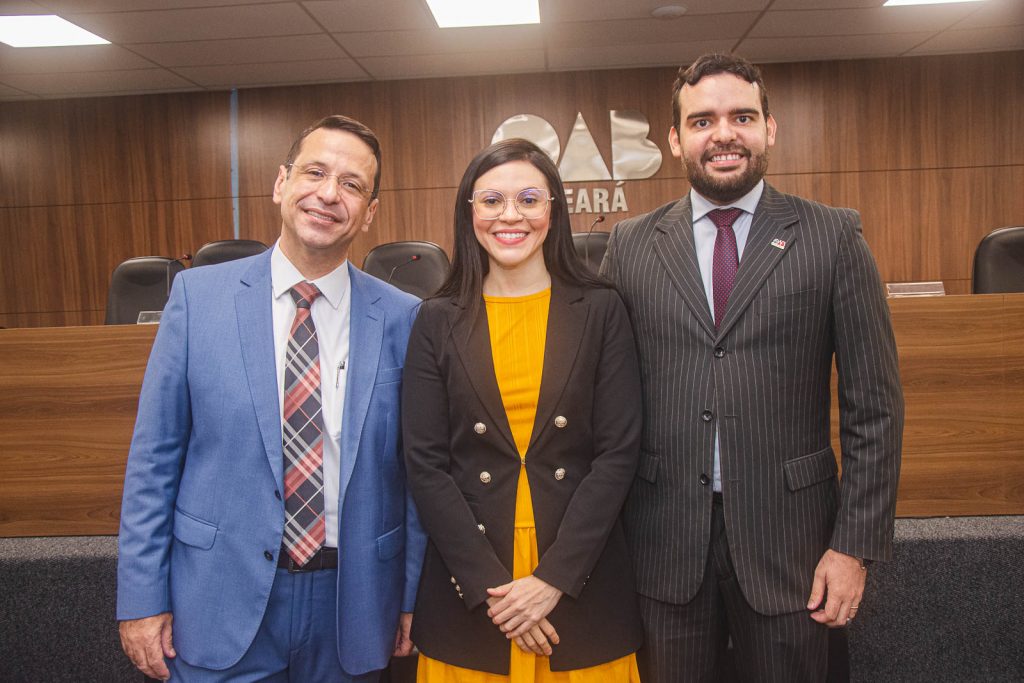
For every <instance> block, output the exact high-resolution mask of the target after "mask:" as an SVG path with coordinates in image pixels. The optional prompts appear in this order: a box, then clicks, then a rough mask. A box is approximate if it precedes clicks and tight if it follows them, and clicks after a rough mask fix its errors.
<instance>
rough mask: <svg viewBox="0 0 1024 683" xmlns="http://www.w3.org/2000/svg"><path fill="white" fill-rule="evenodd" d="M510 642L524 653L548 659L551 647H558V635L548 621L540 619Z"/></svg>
mask: <svg viewBox="0 0 1024 683" xmlns="http://www.w3.org/2000/svg"><path fill="white" fill-rule="evenodd" d="M512 641H513V642H514V643H515V644H516V645H518V646H519V649H520V650H523V651H524V652H533V653H534V654H538V655H544V656H545V657H550V656H551V653H552V651H553V649H552V647H551V646H552V645H558V633H556V632H555V627H554V626H552V625H551V622H550V621H548V620H547V619H541V620H540V623H538V624H537V625H536V626H534V627H533V628H531V629H530V630H529V631H527V632H526V633H524V634H523V635H521V636H519V637H518V638H513V639H512Z"/></svg>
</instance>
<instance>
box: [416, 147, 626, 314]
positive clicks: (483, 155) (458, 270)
mask: <svg viewBox="0 0 1024 683" xmlns="http://www.w3.org/2000/svg"><path fill="white" fill-rule="evenodd" d="M511 161H525V162H527V163H529V164H530V165H532V166H533V167H534V168H536V169H537V170H538V171H540V172H541V173H542V174H543V175H544V179H545V180H547V183H548V190H550V192H551V198H552V199H551V208H550V211H551V217H550V221H551V222H550V225H549V227H548V235H547V237H546V238H545V239H544V246H543V253H544V265H545V266H546V267H547V269H548V273H549V274H550V275H551V278H552V279H553V280H558V281H559V282H561V283H564V284H569V285H576V286H580V287H608V286H609V284H608V283H607V282H605V281H604V280H603V279H601V278H600V277H598V276H597V275H595V274H593V273H592V272H591V271H590V269H588V268H587V267H586V266H585V265H584V264H583V262H582V261H581V260H580V259H579V257H578V256H577V255H576V250H575V249H574V248H573V246H572V227H571V226H570V224H569V211H568V207H567V206H566V204H565V189H564V188H563V186H562V179H561V178H560V177H559V176H558V169H557V168H555V164H554V162H553V161H551V157H549V156H548V155H547V154H545V153H544V152H543V151H541V149H540V148H539V147H537V145H535V144H533V143H532V142H530V141H529V140H523V139H522V138H511V139H509V140H502V141H501V142H495V143H494V144H492V145H491V146H490V147H487V148H486V149H484V150H482V151H481V152H480V153H479V154H477V155H476V156H475V157H473V160H472V161H471V162H469V166H467V167H466V172H465V173H464V174H463V175H462V182H460V183H459V192H458V194H457V195H456V197H455V219H454V226H455V248H454V249H453V250H452V265H451V268H450V269H449V271H448V277H447V278H446V279H445V281H444V284H442V285H441V288H440V289H439V290H438V291H437V294H436V295H435V296H443V297H454V298H455V299H456V300H457V301H458V302H459V304H460V305H462V306H464V307H469V308H473V309H475V308H476V305H477V304H478V302H479V301H480V297H481V293H482V292H483V282H484V276H486V275H487V273H488V272H489V270H490V262H489V261H488V259H487V252H486V251H485V250H484V248H483V247H482V246H481V245H480V242H479V241H477V239H476V233H475V232H474V231H473V207H472V205H471V204H470V202H469V200H470V198H471V197H472V196H473V185H474V184H475V183H476V181H477V179H478V178H479V177H480V176H482V175H483V174H484V173H487V172H488V171H490V170H491V169H492V168H496V167H498V166H501V165H502V164H507V163H509V162H511Z"/></svg>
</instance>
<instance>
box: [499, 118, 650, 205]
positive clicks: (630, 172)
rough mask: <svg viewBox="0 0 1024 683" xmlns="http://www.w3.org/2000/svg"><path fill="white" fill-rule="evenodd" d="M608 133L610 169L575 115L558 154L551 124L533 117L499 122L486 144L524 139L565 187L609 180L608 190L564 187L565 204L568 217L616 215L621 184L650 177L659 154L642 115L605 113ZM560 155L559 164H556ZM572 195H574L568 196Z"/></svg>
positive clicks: (622, 201)
mask: <svg viewBox="0 0 1024 683" xmlns="http://www.w3.org/2000/svg"><path fill="white" fill-rule="evenodd" d="M608 117H609V119H610V121H611V131H612V170H611V172H610V173H609V172H608V165H607V164H606V163H605V160H604V159H603V158H602V157H601V152H600V151H599V150H598V149H597V143H596V142H594V136H593V135H591V134H590V128H588V127H587V122H586V121H585V120H584V119H583V114H582V113H577V114H576V123H575V124H574V125H573V127H572V132H571V133H570V134H569V140H568V142H566V143H565V151H564V153H563V151H562V144H561V141H560V140H559V139H558V133H557V132H555V128H554V126H552V125H551V124H550V123H548V122H547V121H546V120H544V119H543V118H541V117H540V116H537V115H535V114H516V115H515V116H511V117H509V118H507V119H505V121H503V122H502V124H501V125H500V126H498V129H497V130H496V131H494V137H492V138H491V142H498V141H499V140H507V139H508V138H525V139H527V140H529V141H530V142H533V143H534V144H536V145H537V146H538V147H540V148H541V149H542V150H544V151H545V152H546V153H547V155H548V156H550V157H551V159H552V160H553V161H554V162H555V163H556V164H558V171H559V173H561V175H562V180H563V181H565V182H566V183H583V182H600V181H602V180H607V181H615V185H614V187H612V188H611V189H608V188H603V187H596V188H594V189H593V190H592V191H590V192H588V191H587V188H585V187H581V188H579V191H578V192H574V190H573V188H569V187H567V188H565V201H566V204H567V205H568V206H569V211H570V212H571V213H584V212H587V213H590V212H592V213H601V214H606V213H620V212H624V211H629V207H628V206H627V205H626V193H625V192H624V191H623V185H625V182H626V181H627V180H640V179H643V178H650V177H651V176H652V175H654V174H655V173H657V172H658V169H659V168H661V150H660V149H658V146H657V145H656V144H654V143H653V142H651V141H650V140H648V139H647V134H648V133H650V131H651V124H650V123H649V122H648V121H647V117H645V116H644V115H643V114H641V113H640V112H638V111H634V110H631V109H613V110H611V111H610V112H608ZM559 157H561V161H559ZM574 194H575V197H574V196H573V195H574Z"/></svg>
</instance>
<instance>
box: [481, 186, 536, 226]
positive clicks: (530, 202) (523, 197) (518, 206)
mask: <svg viewBox="0 0 1024 683" xmlns="http://www.w3.org/2000/svg"><path fill="white" fill-rule="evenodd" d="M468 201H469V203H470V204H471V205H472V206H473V213H475V214H476V216H477V218H480V219H482V220H485V221H493V220H497V219H498V218H500V217H501V215H502V214H503V213H505V210H506V209H507V208H508V197H506V196H505V194H504V193H502V192H499V191H498V190H477V191H476V192H474V193H473V196H472V197H470V198H469V200H468ZM553 201H555V198H554V197H552V196H551V193H550V192H548V191H547V190H542V189H540V188H536V187H528V188H526V189H524V190H520V191H519V192H518V193H516V196H515V197H513V204H512V205H513V206H514V207H515V210H516V212H517V213H519V215H520V216H522V217H523V218H525V219H527V220H532V219H535V218H540V217H541V216H543V215H544V214H545V213H547V210H548V206H549V205H550V204H551V202H553ZM499 202H500V203H499Z"/></svg>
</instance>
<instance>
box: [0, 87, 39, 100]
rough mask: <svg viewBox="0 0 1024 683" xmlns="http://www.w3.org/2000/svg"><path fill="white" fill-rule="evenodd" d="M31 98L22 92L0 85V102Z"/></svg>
mask: <svg viewBox="0 0 1024 683" xmlns="http://www.w3.org/2000/svg"><path fill="white" fill-rule="evenodd" d="M30 97H33V96H32V95H29V94H27V93H26V92H24V91H22V90H18V89H17V88H12V87H10V86H7V85H4V84H2V83H0V100H23V99H26V98H30Z"/></svg>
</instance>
